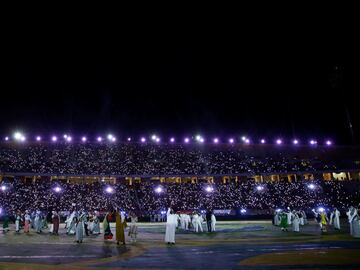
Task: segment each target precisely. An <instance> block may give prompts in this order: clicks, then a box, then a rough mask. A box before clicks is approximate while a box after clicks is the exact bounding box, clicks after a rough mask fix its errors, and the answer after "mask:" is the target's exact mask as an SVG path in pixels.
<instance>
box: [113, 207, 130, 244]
mask: <svg viewBox="0 0 360 270" xmlns="http://www.w3.org/2000/svg"><path fill="white" fill-rule="evenodd" d="M115 219H116V243H117V244H118V245H119V242H122V243H123V245H125V233H124V231H125V228H126V227H127V224H126V220H125V215H124V214H123V213H119V210H118V209H116V213H115Z"/></svg>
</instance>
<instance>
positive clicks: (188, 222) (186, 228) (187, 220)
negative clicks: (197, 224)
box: [185, 214, 191, 230]
mask: <svg viewBox="0 0 360 270" xmlns="http://www.w3.org/2000/svg"><path fill="white" fill-rule="evenodd" d="M190 221H191V218H190V215H188V214H185V230H189V224H190Z"/></svg>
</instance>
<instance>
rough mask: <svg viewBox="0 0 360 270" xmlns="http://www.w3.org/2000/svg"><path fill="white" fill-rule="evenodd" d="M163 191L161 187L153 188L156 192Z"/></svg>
mask: <svg viewBox="0 0 360 270" xmlns="http://www.w3.org/2000/svg"><path fill="white" fill-rule="evenodd" d="M162 191H163V189H162V187H157V188H155V192H156V193H161V192H162Z"/></svg>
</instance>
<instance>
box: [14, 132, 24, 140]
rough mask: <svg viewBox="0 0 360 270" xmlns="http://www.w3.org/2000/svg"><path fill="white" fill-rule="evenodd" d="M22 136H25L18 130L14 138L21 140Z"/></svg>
mask: <svg viewBox="0 0 360 270" xmlns="http://www.w3.org/2000/svg"><path fill="white" fill-rule="evenodd" d="M22 137H24V136H23V135H22V133H21V132H18V131H17V132H15V133H14V139H15V140H18V141H19V140H21V138H22Z"/></svg>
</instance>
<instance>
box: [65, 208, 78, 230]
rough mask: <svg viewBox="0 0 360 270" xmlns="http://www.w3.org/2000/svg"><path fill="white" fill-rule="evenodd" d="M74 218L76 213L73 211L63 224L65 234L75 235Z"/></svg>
mask: <svg viewBox="0 0 360 270" xmlns="http://www.w3.org/2000/svg"><path fill="white" fill-rule="evenodd" d="M74 217H77V212H76V211H75V210H74V211H73V212H72V213H71V214H70V216H69V217H68V218H67V219H66V221H65V223H66V234H75V220H74ZM76 220H77V219H76Z"/></svg>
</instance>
